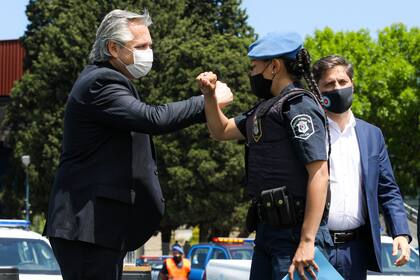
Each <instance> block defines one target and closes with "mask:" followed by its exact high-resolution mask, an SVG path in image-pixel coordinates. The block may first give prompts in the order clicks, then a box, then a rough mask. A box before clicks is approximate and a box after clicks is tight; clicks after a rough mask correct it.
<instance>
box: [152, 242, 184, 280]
mask: <svg viewBox="0 0 420 280" xmlns="http://www.w3.org/2000/svg"><path fill="white" fill-rule="evenodd" d="M183 255H184V250H183V249H182V247H181V246H180V245H179V244H175V245H173V246H172V258H168V259H166V260H165V261H164V263H163V267H162V270H161V271H160V273H159V280H188V275H189V274H190V271H191V263H190V261H189V260H188V259H186V258H184V257H183Z"/></svg>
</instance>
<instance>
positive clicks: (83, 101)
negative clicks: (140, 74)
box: [46, 63, 205, 250]
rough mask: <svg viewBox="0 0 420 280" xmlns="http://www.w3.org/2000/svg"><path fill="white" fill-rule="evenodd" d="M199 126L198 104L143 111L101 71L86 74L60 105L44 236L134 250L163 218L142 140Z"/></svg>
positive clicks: (130, 89)
mask: <svg viewBox="0 0 420 280" xmlns="http://www.w3.org/2000/svg"><path fill="white" fill-rule="evenodd" d="M204 120H205V116H204V99H203V97H202V96H198V97H192V98H190V99H188V100H185V101H180V102H174V103H170V104H166V105H162V106H151V105H147V104H145V103H143V102H141V101H140V100H139V98H138V94H137V91H136V89H135V88H134V86H133V85H132V83H131V82H130V81H129V80H128V79H127V78H126V77H125V76H124V75H122V74H121V73H119V72H118V71H116V70H115V69H114V68H113V67H112V66H111V65H110V64H109V63H104V64H98V65H89V66H87V67H86V68H85V69H84V70H83V72H82V73H81V74H80V76H79V78H78V79H77V81H76V82H75V84H74V86H73V89H72V91H71V93H70V96H69V100H68V102H67V105H66V110H65V116H64V136H63V144H62V154H61V157H60V163H59V166H58V171H57V175H56V178H55V182H54V186H53V189H52V192H51V195H50V201H49V209H48V217H47V225H46V235H47V236H53V237H58V238H64V239H68V240H79V241H85V242H89V243H94V244H98V245H101V246H106V247H110V248H115V249H123V250H134V249H136V248H138V247H140V246H141V245H142V244H144V243H145V242H146V241H147V240H148V239H149V238H150V236H151V235H152V234H153V233H154V232H155V231H156V230H157V228H158V226H159V222H160V219H161V217H162V215H163V212H164V199H163V196H162V191H161V188H160V185H159V181H158V177H157V174H158V173H157V169H156V162H155V154H154V147H153V143H152V140H151V137H150V134H162V133H168V132H171V131H175V130H179V129H181V128H184V127H187V126H189V125H192V124H194V123H198V122H204Z"/></svg>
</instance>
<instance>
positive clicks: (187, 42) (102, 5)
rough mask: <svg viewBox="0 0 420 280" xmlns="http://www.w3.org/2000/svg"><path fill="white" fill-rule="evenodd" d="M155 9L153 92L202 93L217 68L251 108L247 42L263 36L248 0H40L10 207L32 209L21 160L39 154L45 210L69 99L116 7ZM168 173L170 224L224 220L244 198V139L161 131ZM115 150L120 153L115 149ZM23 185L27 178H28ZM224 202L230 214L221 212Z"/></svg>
mask: <svg viewBox="0 0 420 280" xmlns="http://www.w3.org/2000/svg"><path fill="white" fill-rule="evenodd" d="M115 8H119V9H127V10H133V11H137V12H142V10H143V9H144V8H147V9H148V10H149V13H150V14H151V16H152V20H153V22H154V23H153V25H152V26H150V31H151V34H152V38H153V43H154V44H153V45H154V56H155V62H154V65H153V70H152V72H151V73H150V74H149V75H148V76H147V77H145V78H142V79H141V80H140V81H138V82H136V86H137V87H138V89H139V93H140V95H141V97H142V99H143V100H146V101H147V102H149V103H152V104H162V103H166V102H171V101H177V100H181V99H184V98H188V97H190V96H193V95H198V94H199V91H198V88H197V86H196V82H195V77H196V76H197V75H198V74H199V73H200V72H202V71H205V70H213V71H217V73H218V74H219V76H220V78H221V79H222V80H223V81H225V82H227V83H228V84H229V85H230V86H231V87H232V89H234V90H235V95H236V100H235V102H234V104H233V105H232V106H230V107H229V108H228V109H227V113H228V114H229V115H235V114H238V113H239V112H242V111H244V110H246V109H247V108H248V107H249V106H250V104H251V103H252V102H253V101H254V100H253V99H252V97H251V96H250V95H249V94H248V92H249V88H248V87H249V85H248V77H247V71H248V64H249V61H248V59H247V58H246V49H247V46H248V45H249V43H250V42H251V41H252V40H253V39H254V35H253V31H252V29H251V28H250V27H249V26H248V25H247V24H246V15H245V13H244V11H243V10H241V9H240V1H239V0H225V1H222V0H205V1H202V0H200V1H197V0H180V1H173V0H162V1H150V0H144V1H141V0H138V1H123V0H119V1H118V0H113V1H109V0H84V1H81V0H69V1H64V2H63V1H58V0H37V1H35V0H32V1H30V3H29V5H28V7H27V15H28V19H29V21H30V25H29V26H28V30H27V32H26V33H25V35H24V37H23V38H22V42H23V45H24V47H25V49H26V54H27V55H26V64H25V65H26V72H25V75H24V77H23V79H22V80H21V81H19V82H18V83H17V84H16V86H15V87H14V89H13V92H12V102H11V104H10V106H9V108H8V114H7V123H6V125H8V126H10V127H11V128H12V130H13V133H12V134H11V135H12V137H11V139H10V143H11V145H12V147H13V162H12V165H13V168H12V170H11V171H10V173H9V175H8V178H7V183H6V184H5V185H6V186H8V187H6V188H5V191H4V193H3V194H2V198H3V199H6V198H7V200H5V201H4V202H5V204H6V205H7V206H5V208H4V211H6V212H7V214H8V215H11V216H13V215H14V216H17V215H18V211H20V209H22V205H23V203H22V199H19V198H21V197H23V190H24V188H23V186H24V184H23V179H24V174H23V170H22V167H21V163H20V157H21V155H23V154H29V155H30V156H31V159H32V163H31V165H30V169H29V172H30V176H29V177H30V185H31V204H32V207H33V208H32V209H33V211H34V213H39V214H40V213H45V212H46V211H47V205H48V194H49V192H50V189H51V186H52V184H53V180H54V174H55V171H56V168H57V166H58V161H59V155H60V149H61V138H62V133H63V124H62V121H63V112H64V106H65V100H66V98H67V95H68V94H69V92H70V90H71V87H72V84H73V83H74V81H75V80H76V78H77V75H78V73H79V72H80V71H81V70H82V69H83V68H84V66H85V65H86V63H87V58H88V54H89V52H90V49H91V46H92V44H93V42H94V38H95V32H96V28H97V27H98V26H99V23H100V22H101V20H102V18H103V16H104V15H105V14H106V13H108V12H109V11H111V10H112V9H115ZM155 143H156V147H157V151H158V162H159V171H160V180H161V182H162V187H163V191H164V194H165V197H166V199H167V211H166V213H167V214H166V216H165V219H164V221H163V224H162V226H163V227H166V228H168V227H170V228H175V227H177V226H178V225H180V224H185V223H188V224H190V225H197V224H212V225H213V226H215V227H218V226H219V225H218V223H222V222H224V223H225V224H224V225H223V227H225V228H226V227H230V225H227V224H226V220H227V219H228V217H230V215H231V214H232V212H233V210H234V207H235V205H236V204H237V202H238V201H239V200H241V199H242V196H243V191H242V189H241V187H240V181H241V178H242V176H243V165H244V162H243V147H242V146H240V145H238V144H236V143H218V142H216V141H213V140H211V139H209V135H208V133H207V129H206V127H205V126H204V125H196V126H193V127H190V128H188V129H185V130H184V131H180V132H177V133H174V134H171V135H165V136H160V137H156V139H155ZM110 160H112V159H110ZM20 186H22V187H20ZM221 209H223V212H224V214H225V216H224V217H223V216H222V215H221V214H220V210H221Z"/></svg>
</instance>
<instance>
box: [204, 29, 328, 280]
mask: <svg viewBox="0 0 420 280" xmlns="http://www.w3.org/2000/svg"><path fill="white" fill-rule="evenodd" d="M302 44H303V41H302V39H301V37H300V36H299V35H298V34H296V33H279V32H273V33H269V34H267V35H266V36H264V37H262V38H260V39H259V40H257V41H255V42H254V43H253V44H251V45H250V47H249V52H248V56H249V58H250V59H251V64H252V70H251V73H250V82H251V88H252V93H253V94H255V95H256V96H257V97H259V98H260V102H259V103H258V104H257V105H256V106H255V107H254V108H253V109H251V110H250V111H248V112H246V113H244V114H242V115H240V116H238V117H236V118H231V119H228V118H227V117H226V116H225V115H224V114H223V113H222V111H221V110H220V109H219V108H218V106H217V100H216V97H215V92H217V93H219V92H220V91H230V89H229V88H228V87H227V85H226V84H224V83H221V82H219V81H217V77H216V76H215V75H214V74H213V73H212V72H205V73H202V74H200V75H199V76H198V77H197V80H198V83H199V86H200V88H201V91H202V92H203V93H204V95H205V111H206V117H207V121H208V123H207V125H208V128H209V131H210V133H211V135H212V137H213V138H215V139H216V140H233V139H246V142H247V150H246V173H247V182H246V187H247V190H248V192H249V194H250V196H251V198H252V200H253V202H254V204H253V205H254V207H252V208H251V211H250V213H249V214H250V215H249V217H251V218H250V219H249V220H250V221H252V220H253V219H252V216H253V214H254V220H255V228H256V239H255V250H254V255H253V260H252V266H251V275H250V279H282V278H283V277H284V276H285V275H287V274H289V276H290V277H291V278H292V279H293V273H294V272H295V270H297V272H298V274H299V275H300V276H301V278H302V279H307V277H306V276H305V275H311V276H312V277H313V278H314V277H315V271H317V270H319V268H318V265H317V264H316V263H315V261H314V247H315V245H316V246H320V247H321V248H323V247H324V244H325V242H328V243H329V244H330V245H332V241H331V237H330V236H329V234H328V229H327V227H326V222H325V219H324V217H326V215H324V214H325V209H326V205H327V204H326V201H327V194H328V165H327V151H326V147H325V141H326V128H325V117H324V112H323V110H322V109H321V106H320V103H319V100H320V95H319V91H318V88H317V86H316V84H315V81H314V79H313V77H312V74H311V72H310V57H309V54H308V52H307V51H306V50H305V49H304V48H303V45H302ZM302 77H303V78H305V80H306V82H307V83H308V86H309V88H310V89H311V91H305V90H303V89H302V86H301V85H300V84H299V81H300V80H301V78H302ZM247 220H248V218H247ZM251 224H252V223H251ZM305 271H306V272H307V273H305Z"/></svg>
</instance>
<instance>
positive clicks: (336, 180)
mask: <svg viewBox="0 0 420 280" xmlns="http://www.w3.org/2000/svg"><path fill="white" fill-rule="evenodd" d="M313 72H314V76H315V79H316V81H317V83H318V86H319V89H320V91H321V93H322V97H323V102H324V104H323V105H324V107H325V109H326V111H327V116H328V124H329V130H330V135H331V157H330V189H331V205H330V212H329V217H328V228H329V230H330V234H331V237H332V239H333V241H334V247H332V248H329V249H328V248H327V249H328V252H329V260H330V262H331V263H332V264H333V265H334V267H335V268H336V269H337V271H338V272H340V274H342V275H343V277H344V278H345V279H357V280H360V279H366V272H367V270H372V271H381V269H382V267H381V240H380V227H381V225H380V222H379V207H382V209H383V213H384V216H385V219H386V221H387V222H388V224H389V226H390V230H391V235H392V237H393V238H394V242H393V255H395V256H396V255H397V253H398V251H400V252H401V254H400V255H399V257H398V259H396V261H395V265H397V266H401V265H404V264H406V263H407V262H408V260H409V258H410V248H409V245H408V244H409V242H410V241H411V236H410V232H409V229H408V224H407V217H406V213H405V210H404V205H403V200H402V197H401V193H400V190H399V187H398V185H397V184H396V182H395V178H394V174H393V171H392V167H391V163H390V160H389V157H388V153H387V150H386V146H385V141H384V137H383V135H382V132H381V130H380V129H379V128H378V127H375V126H373V125H372V124H369V123H367V122H365V121H363V120H360V119H356V118H355V117H354V116H353V113H352V111H351V109H350V108H351V105H352V100H353V91H354V86H353V66H352V65H351V64H350V63H348V62H347V61H346V60H345V59H344V58H343V57H340V56H335V55H333V56H327V57H324V58H322V59H320V60H319V61H317V62H316V63H315V64H314V66H313Z"/></svg>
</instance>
